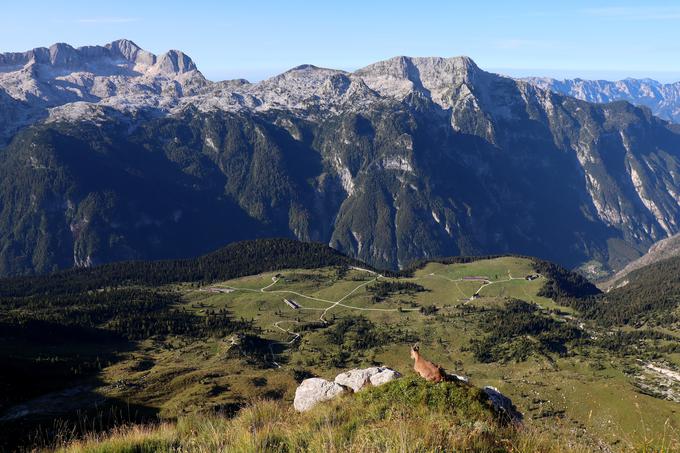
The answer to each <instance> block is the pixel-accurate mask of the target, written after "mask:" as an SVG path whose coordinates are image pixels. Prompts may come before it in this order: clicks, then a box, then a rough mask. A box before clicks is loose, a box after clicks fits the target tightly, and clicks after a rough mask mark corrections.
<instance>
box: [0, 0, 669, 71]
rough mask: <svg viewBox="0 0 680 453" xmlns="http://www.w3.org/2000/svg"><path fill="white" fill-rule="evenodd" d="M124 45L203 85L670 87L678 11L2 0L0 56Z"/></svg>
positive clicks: (657, 6)
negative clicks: (384, 80)
mask: <svg viewBox="0 0 680 453" xmlns="http://www.w3.org/2000/svg"><path fill="white" fill-rule="evenodd" d="M118 38H128V39H131V40H133V41H135V42H136V43H137V44H138V45H140V46H141V47H143V48H145V49H147V50H150V51H152V52H154V53H162V52H165V51H166V50H168V49H180V50H183V51H184V52H186V53H187V54H188V55H190V56H191V57H192V58H193V59H194V61H195V62H196V64H197V65H198V67H199V69H200V70H201V71H202V72H203V73H204V74H205V75H206V76H207V77H208V78H210V79H213V80H218V79H226V78H237V77H243V78H247V79H249V80H258V79H261V78H264V77H268V76H270V75H274V74H276V73H279V72H281V71H283V70H286V69H289V68H291V67H293V66H297V65H299V64H303V63H311V64H315V65H317V66H325V67H332V68H338V69H347V70H352V69H356V68H359V67H362V66H365V65H366V64H369V63H372V62H375V61H378V60H381V59H385V58H389V57H393V56H396V55H410V56H433V55H436V56H455V55H468V56H470V57H472V58H473V59H474V60H475V61H476V62H477V64H478V65H479V66H481V67H482V68H484V69H487V70H493V71H497V72H503V73H506V74H510V75H549V76H553V77H560V78H561V77H575V76H581V77H584V78H610V79H611V78H624V77H628V76H631V77H645V76H648V77H654V78H657V79H662V80H664V81H670V80H680V1H675V2H671V1H667V2H661V1H654V0H650V1H643V0H639V1H623V0H619V1H608V2H598V1H573V0H572V1H569V2H567V1H549V0H548V1H546V0H543V1H532V0H524V1H484V0H476V1H475V0H468V1H432V0H420V1H401V0H391V1H382V0H377V1H370V0H363V1H356V0H345V1H342V2H339V1H338V2H336V1H323V0H316V1H298V0H278V1H276V0H271V1H270V0H250V1H240V0H233V1H216V0H215V1H211V0H190V1H173V0H166V1H156V0H135V1H129V0H115V1H105V2H103V1H97V0H89V1H84V0H69V1H54V0H51V1H39V0H20V1H6V2H3V5H2V15H1V16H0V52H7V51H23V50H28V49H31V48H33V47H38V46H49V45H50V44H52V43H54V42H67V43H69V44H72V45H75V46H80V45H85V44H105V43H107V42H110V41H113V40H115V39H118Z"/></svg>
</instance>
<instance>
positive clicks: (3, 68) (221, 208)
mask: <svg viewBox="0 0 680 453" xmlns="http://www.w3.org/2000/svg"><path fill="white" fill-rule="evenodd" d="M0 61H2V62H3V63H2V65H0V89H2V90H3V91H4V94H3V95H1V96H0V100H2V102H4V103H5V104H7V106H8V109H7V110H5V109H1V110H0V112H2V113H0V115H4V116H5V117H6V119H7V120H6V122H3V123H2V124H3V127H4V129H3V130H4V134H5V136H6V138H7V140H8V144H7V146H6V147H5V148H4V149H2V150H0V274H3V275H11V274H23V273H33V272H48V271H52V270H55V269H60V268H68V267H71V266H79V267H81V266H91V265H93V264H98V263H105V262H110V261H119V260H129V259H160V258H176V257H182V256H192V255H198V254H201V253H205V252H207V251H209V250H211V249H215V248H217V247H219V246H221V245H223V244H225V243H228V242H231V241H235V240H241V239H248V238H256V237H267V236H286V237H295V238H298V239H301V240H313V241H319V242H323V243H327V244H330V245H331V246H332V247H334V248H336V249H338V250H340V251H343V252H345V253H347V254H349V255H351V256H353V257H355V258H358V259H360V260H362V261H365V262H368V263H370V264H372V265H374V266H377V267H384V268H386V267H389V268H398V267H403V266H405V265H407V264H408V263H409V262H410V261H412V260H414V259H417V258H428V257H434V256H442V255H457V254H464V255H474V254H488V253H510V252H512V253H521V254H526V255H534V256H540V257H542V258H546V259H551V260H553V261H557V262H559V263H561V264H563V265H565V266H568V267H576V266H584V267H583V268H584V269H586V270H590V269H594V270H598V269H605V270H607V269H619V268H621V267H622V266H623V265H625V264H626V263H627V262H628V261H630V260H631V259H634V258H636V257H638V256H639V255H640V254H641V253H643V252H645V251H646V250H647V248H648V247H649V246H650V245H651V244H653V243H655V242H657V241H658V240H660V239H663V238H665V237H667V236H669V235H672V234H675V233H677V232H678V231H679V229H680V228H679V225H680V204H679V202H680V195H678V194H679V193H680V188H678V184H679V182H680V168H679V167H680V136H679V135H677V134H676V133H675V132H674V131H673V130H672V129H671V128H670V127H669V125H668V124H667V123H666V122H664V121H662V120H660V119H658V118H656V117H654V116H652V115H651V114H650V113H649V111H648V110H645V109H640V108H636V107H634V106H632V105H630V104H628V103H625V102H615V103H610V104H606V105H595V104H590V103H587V102H584V101H579V100H576V99H574V98H571V97H566V96H562V95H559V94H555V93H553V92H550V91H547V90H543V89H540V88H537V87H536V86H534V85H532V84H530V83H527V82H523V81H516V80H513V79H510V78H506V77H501V76H498V75H495V74H491V73H488V72H485V71H483V70H481V69H480V68H478V67H477V66H476V65H475V64H474V62H473V61H472V60H470V59H469V58H466V57H456V58H410V57H396V58H393V59H390V60H386V61H383V62H379V63H375V64H373V65H370V66H368V67H366V68H363V69H360V70H358V71H356V72H354V73H348V72H344V71H337V70H331V69H322V68H317V67H314V66H310V65H303V66H299V67H296V68H294V69H291V70H290V71H287V72H285V73H283V74H281V75H278V76H275V77H272V78H270V79H267V80H264V81H262V82H259V83H249V82H247V81H244V80H234V81H225V82H217V83H212V82H209V81H207V80H206V79H205V78H203V76H202V75H201V74H200V72H199V71H198V70H197V69H196V67H195V65H194V64H193V63H192V62H191V60H190V59H189V58H188V57H186V56H185V55H184V54H182V53H181V52H178V51H172V52H169V53H168V54H165V55H164V56H161V57H156V56H154V55H152V54H150V53H148V52H145V51H143V50H142V49H140V48H139V47H138V46H136V45H134V44H133V43H132V42H130V41H116V42H114V43H111V44H108V45H106V46H103V47H84V48H80V49H73V48H71V47H69V46H66V45H55V46H52V47H51V48H50V49H42V50H41V49H36V50H34V51H31V52H27V53H24V54H5V55H3V56H2V57H0ZM105 88H106V89H105ZM17 130H18V132H17Z"/></svg>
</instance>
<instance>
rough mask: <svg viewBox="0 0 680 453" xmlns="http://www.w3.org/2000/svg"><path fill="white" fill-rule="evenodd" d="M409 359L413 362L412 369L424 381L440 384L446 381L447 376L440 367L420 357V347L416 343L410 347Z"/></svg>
mask: <svg viewBox="0 0 680 453" xmlns="http://www.w3.org/2000/svg"><path fill="white" fill-rule="evenodd" d="M411 358H412V359H413V360H415V363H414V364H413V369H414V370H415V371H416V373H418V374H419V375H420V376H421V377H423V378H424V379H425V380H426V381H430V382H442V381H447V380H448V379H447V377H448V376H447V375H446V372H445V371H444V369H443V368H442V367H440V366H439V365H436V364H434V363H432V362H430V361H429V360H427V359H425V358H423V357H422V356H421V355H420V346H419V345H418V343H416V344H414V345H413V346H411Z"/></svg>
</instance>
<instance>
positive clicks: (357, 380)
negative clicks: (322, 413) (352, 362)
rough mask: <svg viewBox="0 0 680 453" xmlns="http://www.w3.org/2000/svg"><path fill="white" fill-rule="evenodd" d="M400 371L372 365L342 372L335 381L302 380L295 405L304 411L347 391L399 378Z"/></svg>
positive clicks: (296, 391) (354, 390)
mask: <svg viewBox="0 0 680 453" xmlns="http://www.w3.org/2000/svg"><path fill="white" fill-rule="evenodd" d="M400 376H401V374H399V372H397V371H395V370H393V369H391V368H387V367H371V368H364V369H356V368H355V369H353V370H350V371H346V372H344V373H340V374H338V375H337V376H336V377H335V382H330V381H327V380H325V379H321V378H309V379H305V380H304V381H302V383H301V384H300V386H299V387H298V388H297V390H295V399H294V401H293V407H295V410H297V411H299V412H304V411H307V410H309V409H311V408H312V407H314V406H316V405H317V404H318V403H321V402H323V401H328V400H331V399H333V398H335V397H336V396H339V395H342V394H343V393H346V392H348V391H349V392H358V391H360V390H361V389H363V388H366V387H367V386H369V385H372V386H374V387H377V386H379V385H383V384H386V383H388V382H390V381H393V380H395V379H397V378H399V377H400Z"/></svg>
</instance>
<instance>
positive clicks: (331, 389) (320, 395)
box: [293, 378, 345, 412]
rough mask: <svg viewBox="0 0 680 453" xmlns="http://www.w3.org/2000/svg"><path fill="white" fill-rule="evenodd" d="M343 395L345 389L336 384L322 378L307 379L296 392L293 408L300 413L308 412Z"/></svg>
mask: <svg viewBox="0 0 680 453" xmlns="http://www.w3.org/2000/svg"><path fill="white" fill-rule="evenodd" d="M343 393H345V388H344V387H343V386H342V385H340V384H337V383H335V382H330V381H327V380H325V379H321V378H310V379H305V380H304V381H302V383H301V384H300V386H299V387H298V388H297V390H295V399H294V400H293V407H295V410H296V411H298V412H304V411H308V410H310V409H311V408H312V407H314V406H316V404H317V403H320V402H322V401H328V400H331V399H333V398H335V397H336V396H338V395H341V394H343Z"/></svg>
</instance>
